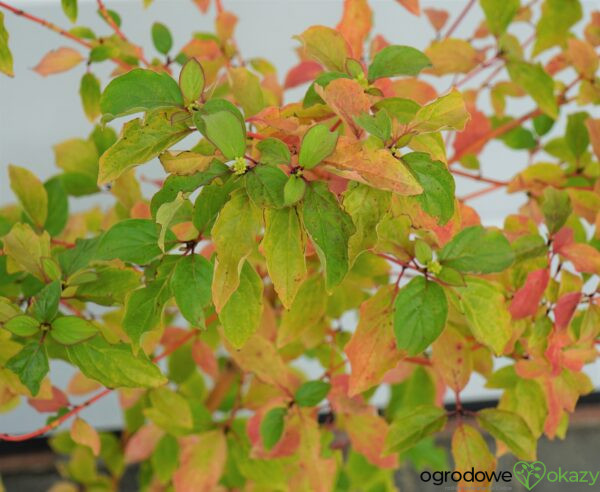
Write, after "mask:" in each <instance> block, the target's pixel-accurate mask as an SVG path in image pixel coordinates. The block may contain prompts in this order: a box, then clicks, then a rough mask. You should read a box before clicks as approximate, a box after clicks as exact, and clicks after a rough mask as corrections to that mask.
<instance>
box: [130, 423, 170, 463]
mask: <svg viewBox="0 0 600 492" xmlns="http://www.w3.org/2000/svg"><path fill="white" fill-rule="evenodd" d="M163 434H164V431H163V430H162V429H159V428H158V427H157V426H156V425H154V424H152V423H150V424H146V425H143V426H142V427H140V428H139V429H138V430H137V432H136V433H135V434H134V435H133V436H131V438H129V440H128V441H127V444H126V446H125V463H139V462H140V461H144V460H147V459H148V458H150V455H151V454H152V452H153V451H154V448H155V447H156V445H157V444H158V441H160V438H161V437H162V436H163Z"/></svg>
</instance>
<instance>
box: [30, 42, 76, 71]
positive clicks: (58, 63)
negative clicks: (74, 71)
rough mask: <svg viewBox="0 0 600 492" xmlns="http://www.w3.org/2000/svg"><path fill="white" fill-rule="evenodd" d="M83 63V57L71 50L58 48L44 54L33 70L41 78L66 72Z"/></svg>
mask: <svg viewBox="0 0 600 492" xmlns="http://www.w3.org/2000/svg"><path fill="white" fill-rule="evenodd" d="M81 61H83V56H81V54H80V53H79V51H76V50H74V49H73V48H66V47H62V48H58V49H56V50H52V51H51V52H50V53H48V54H46V55H45V56H44V58H42V59H41V60H40V62H39V63H38V64H37V65H36V66H35V68H34V69H33V70H34V71H36V72H37V73H39V74H40V75H42V76H43V77H46V76H47V75H51V74H53V73H60V72H66V71H67V70H70V69H71V68H73V67H75V66H77V65H78V64H79V63H81Z"/></svg>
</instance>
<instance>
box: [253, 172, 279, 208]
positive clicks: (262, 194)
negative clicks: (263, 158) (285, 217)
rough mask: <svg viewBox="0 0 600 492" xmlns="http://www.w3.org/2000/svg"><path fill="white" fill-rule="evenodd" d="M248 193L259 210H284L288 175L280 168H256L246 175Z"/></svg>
mask: <svg viewBox="0 0 600 492" xmlns="http://www.w3.org/2000/svg"><path fill="white" fill-rule="evenodd" d="M245 176H246V178H245V179H246V191H247V192H248V196H249V197H250V199H251V200H252V202H254V204H255V205H256V206H257V207H259V208H265V207H270V208H282V207H283V205H284V197H283V189H284V187H285V185H286V183H287V180H288V177H287V175H286V174H285V173H284V172H283V171H282V170H281V169H279V168H278V167H272V166H256V167H255V168H254V169H252V170H250V171H249V172H247V173H246V175H245Z"/></svg>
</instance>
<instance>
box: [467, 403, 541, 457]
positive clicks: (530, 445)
mask: <svg viewBox="0 0 600 492" xmlns="http://www.w3.org/2000/svg"><path fill="white" fill-rule="evenodd" d="M477 422H478V423H479V425H480V426H481V427H482V428H484V429H485V430H486V431H488V432H489V433H490V434H491V435H492V437H494V438H496V439H498V440H499V441H502V442H503V443H504V444H506V445H507V446H508V448H509V449H510V450H511V451H512V452H513V453H514V454H515V455H516V456H517V457H518V458H520V459H523V460H528V461H534V460H535V457H536V449H535V448H536V439H535V437H534V436H533V434H532V433H531V430H530V429H529V427H528V426H527V424H526V423H525V421H524V420H523V419H522V418H521V417H520V416H519V415H517V414H516V413H512V412H507V411H505V410H498V409H496V408H486V409H484V410H480V411H479V412H477Z"/></svg>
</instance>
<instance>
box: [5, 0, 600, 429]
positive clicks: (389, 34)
mask: <svg viewBox="0 0 600 492" xmlns="http://www.w3.org/2000/svg"><path fill="white" fill-rule="evenodd" d="M10 3H11V4H12V5H15V6H18V7H21V8H23V9H25V10H27V11H29V12H31V13H33V14H35V15H38V16H40V17H42V18H45V19H47V20H49V21H52V22H54V23H56V24H58V25H60V26H63V27H65V28H67V29H68V28H69V26H70V22H69V21H68V19H67V18H66V17H65V16H64V14H63V13H62V10H61V9H60V2H59V1H58V0H40V1H22V0H21V1H20V0H13V1H12V2H10ZM106 3H107V7H108V8H111V9H114V10H116V11H117V12H118V13H119V14H120V15H121V17H122V20H123V24H122V28H123V30H124V32H125V33H126V34H127V35H128V37H129V38H130V39H131V40H132V41H133V42H135V43H137V44H140V45H142V46H143V47H144V49H145V53H146V56H147V57H151V56H154V55H156V53H155V52H154V51H153V49H152V44H151V38H150V26H151V25H152V23H153V22H154V21H156V20H160V21H161V22H163V23H164V24H166V25H167V26H169V28H170V29H171V32H172V33H173V37H174V50H173V51H174V52H176V50H177V49H178V48H180V47H181V46H182V45H183V44H184V43H185V42H187V40H188V39H189V36H190V34H191V33H192V32H195V31H205V32H212V31H213V30H214V29H213V20H214V12H213V11H212V9H211V10H210V11H209V13H208V14H206V15H202V14H201V13H200V12H199V10H198V9H197V8H196V7H195V6H194V5H193V4H192V2H191V1H189V0H155V2H154V4H153V5H152V6H150V7H149V8H148V9H146V10H144V9H143V8H142V6H141V4H142V2H141V0H129V1H123V0H119V1H111V0H107V2H106ZM224 4H225V8H226V9H228V10H231V11H233V12H234V13H235V14H236V15H237V16H238V17H239V23H238V26H237V30H236V36H235V37H236V40H237V42H238V45H239V46H241V47H242V54H243V56H244V57H245V58H246V59H249V58H252V57H258V56H260V57H264V58H266V59H268V60H270V61H271V62H272V63H273V64H274V65H275V66H276V67H277V69H278V73H279V77H280V80H282V79H283V77H284V76H285V73H286V72H287V70H288V69H289V68H291V67H292V66H294V65H295V64H296V63H297V57H296V55H295V52H294V51H293V50H294V48H295V47H296V46H298V42H297V41H296V40H294V39H292V36H293V35H295V34H299V33H301V32H302V31H303V30H304V29H306V28H307V27H308V26H311V25H314V24H323V25H327V26H332V27H333V26H335V25H336V24H337V23H338V21H339V19H340V18H341V12H342V2H341V0H339V1H338V0H329V1H323V0H318V1H307V0H272V1H259V0H224ZM370 4H371V6H372V8H373V10H374V22H375V29H374V32H375V33H381V34H383V35H384V36H385V37H386V38H387V39H388V40H389V41H390V42H391V43H393V44H407V45H411V46H414V47H417V48H421V49H423V48H425V47H426V46H427V45H428V43H429V41H430V40H431V39H432V37H433V36H434V31H433V29H432V28H431V27H430V25H429V23H428V22H427V20H426V19H425V17H424V16H423V17H422V18H417V17H414V16H412V15H410V14H408V13H407V12H406V11H405V10H404V9H403V8H402V7H401V6H399V5H398V3H396V2H395V1H393V0H380V1H377V0H371V1H370ZM464 5H465V1H464V0H440V1H434V2H432V1H423V0H422V7H424V8H425V7H434V8H443V9H446V10H448V11H449V12H450V13H451V19H450V22H449V23H448V25H450V23H451V22H452V21H453V19H454V17H455V16H456V15H457V14H458V13H459V12H460V11H461V10H462V8H463V6H464ZM583 5H584V10H585V14H584V19H587V18H589V13H590V11H591V10H593V9H598V8H600V1H587V2H583ZM4 14H5V23H6V27H7V29H8V31H9V33H10V41H9V43H10V47H11V49H12V51H13V55H14V59H15V75H16V76H15V78H14V79H9V78H7V77H5V76H0V205H3V204H6V203H8V202H10V201H12V200H13V198H12V195H11V191H10V188H9V183H8V178H7V166H8V164H9V163H13V164H16V165H19V166H24V167H27V168H29V169H31V170H32V171H34V172H35V173H36V174H37V175H38V176H40V177H41V178H42V179H46V178H48V177H50V176H52V175H53V174H55V173H56V172H57V168H56V167H55V166H54V158H53V152H52V145H53V144H55V143H58V142H60V141H63V140H66V139H68V138H73V137H86V136H87V135H88V134H89V132H90V131H91V129H92V126H91V125H90V123H89V122H88V120H87V119H86V118H85V116H84V114H83V111H82V109H81V104H80V100H79V95H78V88H79V80H80V78H81V76H82V74H83V73H84V71H85V64H81V65H79V66H78V67H76V68H75V69H73V70H71V71H69V72H67V73H64V74H59V75H53V76H49V77H47V78H43V77H41V76H39V75H38V74H36V73H35V72H33V71H31V68H32V67H34V66H35V65H36V64H37V63H38V61H39V60H40V59H41V58H42V56H43V55H44V54H45V53H47V52H48V51H49V50H50V49H53V48H56V47H59V46H70V47H73V48H76V49H79V47H78V46H77V45H76V44H74V43H72V42H70V41H69V40H67V39H64V38H61V37H60V36H58V35H57V34H55V33H53V32H51V31H49V30H46V29H44V28H42V27H41V26H39V25H36V24H33V23H31V22H29V21H27V20H25V19H22V18H18V17H16V16H15V15H13V14H11V13H10V12H6V11H4ZM481 19H482V13H481V11H480V9H479V8H478V7H476V8H474V9H472V11H471V13H470V14H469V15H468V16H467V18H466V19H465V21H464V22H463V23H462V24H461V27H460V29H459V30H458V31H457V32H456V33H455V34H456V35H457V36H459V37H464V36H467V35H470V34H471V33H472V32H473V30H474V29H475V27H476V26H477V24H478V22H479V21H480V20H481ZM78 25H82V26H89V27H91V28H93V29H94V30H95V31H96V32H97V34H99V35H108V34H109V33H110V30H109V28H108V26H106V24H104V23H103V21H102V20H101V19H100V18H99V17H98V15H97V13H96V3H95V1H91V0H80V1H79V17H78ZM582 26H583V22H580V23H579V25H578V26H576V31H577V32H580V31H581V29H582ZM511 32H513V33H515V34H517V35H519V36H520V37H521V38H522V39H524V38H525V37H528V36H529V35H530V33H531V32H532V28H531V26H527V25H524V24H520V25H516V26H511ZM82 53H83V52H82ZM112 67H113V64H112V63H111V62H105V63H103V64H100V65H94V66H93V71H94V73H96V74H97V75H99V76H101V77H102V79H103V82H104V83H106V81H107V80H108V78H107V75H108V73H109V72H110V70H111V69H112ZM487 73H489V72H486V73H485V74H484V77H485V76H486V75H487ZM572 78H573V75H572V74H570V73H566V74H565V76H564V79H565V80H567V81H568V80H571V79H572ZM480 80H481V79H480ZM496 80H501V79H499V78H498V79H496ZM430 81H431V82H432V83H433V84H434V85H435V86H436V87H437V88H438V90H439V91H440V92H444V91H445V90H446V89H447V88H448V87H449V85H450V82H449V80H448V79H442V80H439V79H434V78H432V79H431V80H430ZM476 82H477V79H475V80H474V84H476ZM304 90H305V89H304V88H302V89H300V90H294V91H290V92H289V93H288V94H287V96H286V97H287V101H290V100H293V99H294V98H299V97H302V94H303V92H304ZM480 107H481V108H482V109H484V110H485V111H489V101H488V100H487V97H486V98H481V99H480ZM530 109H531V106H530V105H526V104H525V103H524V102H523V101H518V100H514V101H510V102H509V105H508V114H512V115H515V116H519V115H521V114H524V113H525V112H527V111H529V110H530ZM567 109H571V108H567ZM586 109H587V110H588V111H590V112H592V113H593V111H596V117H598V116H600V115H599V112H598V110H597V108H591V109H590V108H586ZM560 130H561V128H560V126H558V127H557V128H556V129H555V130H554V131H560ZM180 145H181V144H180ZM480 161H481V162H482V165H483V173H484V175H486V176H489V177H495V178H499V179H508V178H510V177H511V176H513V175H514V174H515V173H516V172H518V171H519V170H520V169H523V168H524V167H525V166H526V165H527V154H526V153H525V152H514V151H509V150H507V149H506V148H505V147H504V146H503V145H502V144H500V143H498V142H492V143H490V144H489V145H488V146H487V147H486V149H485V150H484V152H483V153H482V154H481V156H480ZM141 172H142V173H143V174H144V175H146V176H149V177H161V176H162V174H163V173H162V168H161V167H160V166H159V165H157V163H156V162H154V163H151V164H146V165H144V166H143V170H142V171H141ZM146 186H147V185H146ZM479 188H481V185H479V184H478V183H474V182H471V181H468V180H464V179H460V178H459V179H457V195H458V196H461V195H463V194H465V193H468V192H470V191H473V190H476V189H479ZM145 191H146V195H147V196H150V195H151V194H152V193H153V191H154V189H152V188H149V187H146V189H145ZM523 201H524V200H523V196H520V195H507V194H506V193H505V192H504V191H497V192H494V193H493V194H490V195H486V196H485V197H482V198H480V199H476V200H473V201H472V202H470V204H471V205H472V206H474V207H475V208H476V210H477V211H478V212H479V213H480V215H481V217H482V220H483V222H484V224H487V225H501V224H502V220H503V218H504V217H506V215H508V214H510V213H514V212H516V211H517V210H518V207H519V206H520V204H522V203H523ZM108 203H109V202H108V201H107V198H106V197H100V196H98V197H91V198H81V199H74V198H70V206H71V209H72V210H79V209H82V208H87V207H88V206H90V205H92V204H101V205H103V206H108ZM311 372H312V371H311ZM586 372H588V374H590V375H591V376H592V378H593V380H594V382H595V384H596V386H597V387H600V365H598V364H596V365H594V366H590V367H588V368H587V369H586ZM317 374H319V373H317ZM70 375H71V370H70V368H69V367H68V366H67V365H66V364H63V363H61V362H57V363H53V365H52V379H53V381H54V382H55V383H56V384H57V386H59V387H64V386H65V385H66V383H67V382H68V380H69V378H70ZM463 395H464V397H465V399H466V400H469V399H488V398H491V397H495V396H497V393H496V392H494V391H491V390H486V389H485V388H483V386H482V381H481V379H480V378H478V377H477V376H474V378H473V380H472V382H471V383H470V384H469V386H468V387H467V388H466V390H465V391H464V393H463ZM378 396H379V397H380V398H384V394H381V395H378ZM82 416H83V417H84V418H89V419H90V421H91V422H94V424H96V425H98V426H100V427H107V428H109V427H116V426H118V425H119V423H120V422H121V418H120V411H119V410H118V408H117V402H116V397H115V395H111V396H109V397H107V398H105V399H104V400H101V401H100V402H98V403H96V404H95V405H93V406H92V407H91V408H89V409H86V410H85V411H84V412H82ZM44 420H45V417H44V416H43V415H40V414H38V413H37V412H35V411H34V410H33V409H31V408H30V407H29V406H28V405H26V404H23V405H22V406H21V407H19V408H18V409H17V410H15V411H13V412H10V413H8V414H5V415H0V432H10V433H18V432H25V431H28V430H31V429H33V428H36V427H38V426H39V425H40V424H42V423H43V422H44Z"/></svg>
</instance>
